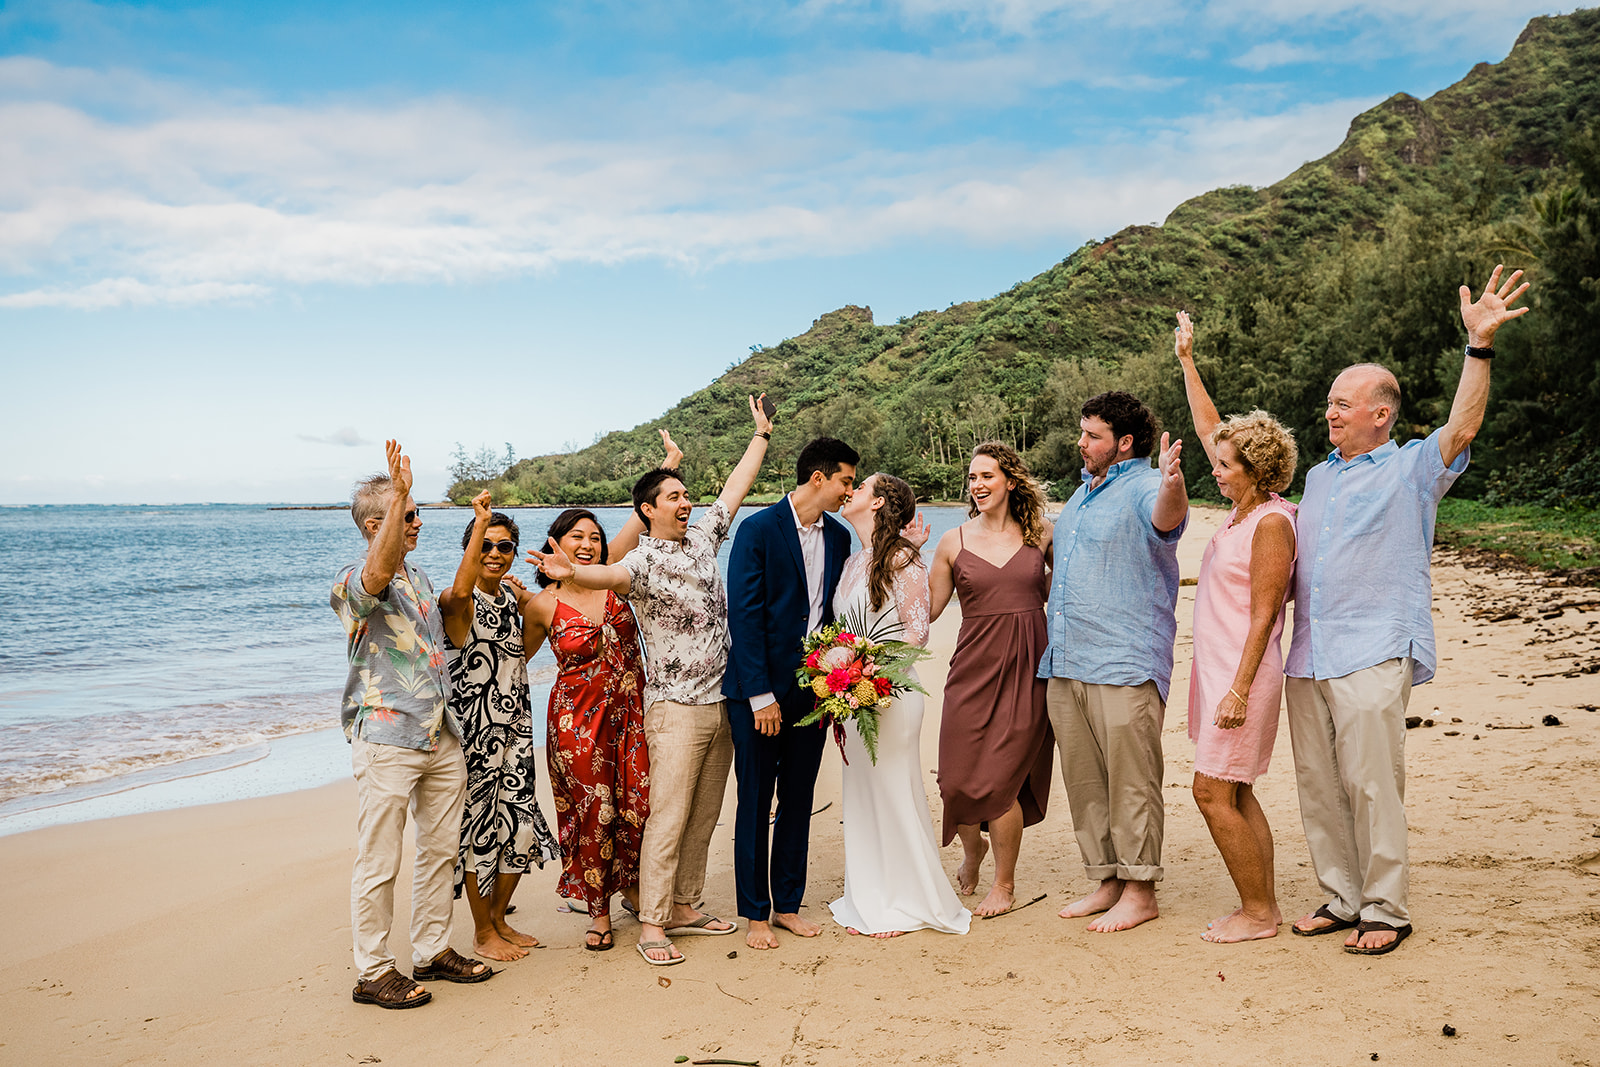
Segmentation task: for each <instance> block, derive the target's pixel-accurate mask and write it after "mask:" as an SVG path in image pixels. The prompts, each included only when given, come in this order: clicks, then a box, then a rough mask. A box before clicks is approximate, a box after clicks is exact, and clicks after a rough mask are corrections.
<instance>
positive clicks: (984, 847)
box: [956, 837, 989, 897]
mask: <svg viewBox="0 0 1600 1067" xmlns="http://www.w3.org/2000/svg"><path fill="white" fill-rule="evenodd" d="M988 854H989V839H988V838H987V837H979V838H978V854H977V855H976V856H970V855H967V854H966V853H965V852H963V853H962V857H961V866H959V867H957V868H956V889H957V890H959V891H960V893H961V895H962V896H964V897H970V896H971V895H972V894H974V893H976V892H977V891H978V868H979V867H981V866H983V857H985V856H987V855H988Z"/></svg>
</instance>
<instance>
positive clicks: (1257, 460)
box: [1211, 408, 1300, 493]
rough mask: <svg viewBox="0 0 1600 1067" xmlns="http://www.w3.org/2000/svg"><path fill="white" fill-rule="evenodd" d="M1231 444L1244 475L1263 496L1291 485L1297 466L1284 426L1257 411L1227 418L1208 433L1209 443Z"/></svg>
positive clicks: (1297, 455)
mask: <svg viewBox="0 0 1600 1067" xmlns="http://www.w3.org/2000/svg"><path fill="white" fill-rule="evenodd" d="M1224 441H1231V442H1233V450H1234V451H1235V452H1237V453H1238V455H1239V462H1240V463H1242V464H1243V465H1244V469H1245V473H1247V474H1249V475H1250V476H1251V477H1252V478H1254V479H1255V480H1256V485H1257V486H1259V487H1260V488H1261V490H1262V491H1263V492H1267V493H1281V492H1283V491H1284V490H1285V489H1287V488H1289V483H1290V482H1292V481H1294V469H1295V466H1296V465H1297V464H1298V463H1299V462H1300V450H1299V449H1298V448H1296V447H1295V443H1294V434H1292V433H1290V432H1289V431H1288V429H1286V428H1285V427H1284V425H1283V423H1281V422H1279V421H1278V420H1277V419H1275V418H1273V417H1272V416H1271V415H1268V414H1267V413H1266V412H1265V411H1262V410H1261V409H1260V408H1257V409H1256V410H1255V411H1252V412H1251V413H1250V414H1248V415H1230V416H1228V418H1227V419H1226V420H1225V421H1224V422H1222V423H1220V424H1218V426H1217V428H1216V429H1215V430H1212V431H1211V443H1212V444H1213V445H1220V444H1221V443H1222V442H1224Z"/></svg>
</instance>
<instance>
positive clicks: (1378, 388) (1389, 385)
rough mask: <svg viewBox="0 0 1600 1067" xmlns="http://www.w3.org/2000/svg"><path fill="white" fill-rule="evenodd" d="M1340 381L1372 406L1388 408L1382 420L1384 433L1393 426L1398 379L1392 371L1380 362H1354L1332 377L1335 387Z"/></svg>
mask: <svg viewBox="0 0 1600 1067" xmlns="http://www.w3.org/2000/svg"><path fill="white" fill-rule="evenodd" d="M1340 382H1345V383H1346V384H1347V385H1348V386H1349V387H1350V389H1351V390H1352V391H1354V392H1357V393H1359V394H1360V396H1361V397H1362V399H1364V400H1365V401H1366V402H1367V403H1368V404H1369V405H1370V406H1372V407H1373V408H1388V409H1389V416H1388V419H1387V420H1386V421H1385V422H1384V426H1383V429H1384V431H1385V433H1386V434H1387V432H1388V431H1389V430H1391V429H1393V428H1394V424H1395V420H1396V419H1398V418H1399V417H1400V379H1398V378H1396V377H1395V376H1394V372H1393V371H1391V370H1390V369H1389V368H1388V367H1385V366H1384V365H1383V364H1381V363H1356V364H1354V365H1352V366H1349V367H1346V368H1345V369H1344V370H1343V371H1342V372H1340V374H1339V377H1338V378H1336V379H1334V383H1333V384H1334V386H1335V388H1337V387H1338V385H1339V383H1340Z"/></svg>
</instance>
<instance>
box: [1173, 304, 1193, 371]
mask: <svg viewBox="0 0 1600 1067" xmlns="http://www.w3.org/2000/svg"><path fill="white" fill-rule="evenodd" d="M1172 333H1173V349H1174V351H1176V352H1177V355H1178V359H1179V360H1180V361H1181V362H1184V363H1188V362H1189V361H1190V360H1192V359H1194V323H1193V322H1191V321H1190V320H1189V313H1188V312H1187V311H1180V312H1178V326H1177V329H1175V330H1173V331H1172Z"/></svg>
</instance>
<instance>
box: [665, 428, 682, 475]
mask: <svg viewBox="0 0 1600 1067" xmlns="http://www.w3.org/2000/svg"><path fill="white" fill-rule="evenodd" d="M660 432H661V447H662V448H664V449H666V450H667V458H666V459H664V460H662V461H661V469H662V470H674V471H675V470H677V469H678V468H679V467H681V466H683V449H681V448H679V447H678V443H677V442H676V441H674V440H673V439H672V435H671V434H670V433H668V432H667V429H666V427H664V426H663V427H662V428H661V431H660Z"/></svg>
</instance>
